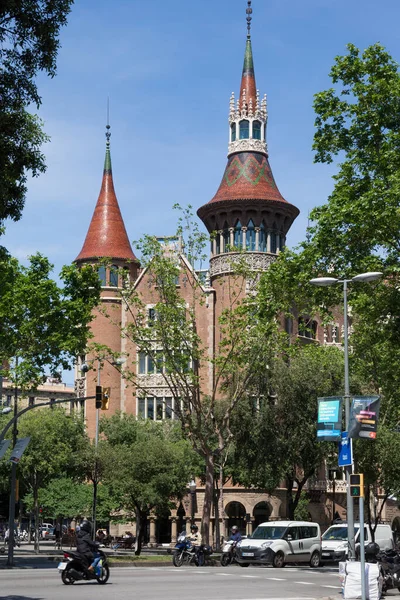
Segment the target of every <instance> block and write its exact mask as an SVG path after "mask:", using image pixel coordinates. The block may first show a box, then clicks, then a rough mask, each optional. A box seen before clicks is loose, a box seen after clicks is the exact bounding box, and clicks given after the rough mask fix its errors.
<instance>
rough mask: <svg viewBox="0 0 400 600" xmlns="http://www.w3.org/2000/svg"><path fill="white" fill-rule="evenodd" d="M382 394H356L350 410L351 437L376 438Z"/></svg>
mask: <svg viewBox="0 0 400 600" xmlns="http://www.w3.org/2000/svg"><path fill="white" fill-rule="evenodd" d="M380 402H381V399H380V396H354V397H353V402H352V404H351V411H350V424H349V437H351V438H367V439H370V440H374V439H375V438H376V431H377V428H378V417H379V407H380Z"/></svg>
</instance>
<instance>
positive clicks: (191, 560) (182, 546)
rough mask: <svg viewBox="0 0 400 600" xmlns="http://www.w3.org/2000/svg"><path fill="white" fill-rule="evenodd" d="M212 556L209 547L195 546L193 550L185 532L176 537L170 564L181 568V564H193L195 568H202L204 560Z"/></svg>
mask: <svg viewBox="0 0 400 600" xmlns="http://www.w3.org/2000/svg"><path fill="white" fill-rule="evenodd" d="M211 554H212V548H211V547H210V546H205V545H201V546H197V548H195V547H194V546H193V545H192V543H191V542H190V541H189V540H188V539H187V537H186V531H182V533H181V534H180V535H179V536H178V540H177V542H176V545H175V548H174V552H173V555H172V563H173V565H174V567H181V566H182V565H183V564H185V563H186V564H188V565H190V564H193V565H196V567H202V566H203V565H204V563H205V561H206V558H207V557H209V556H210V555H211Z"/></svg>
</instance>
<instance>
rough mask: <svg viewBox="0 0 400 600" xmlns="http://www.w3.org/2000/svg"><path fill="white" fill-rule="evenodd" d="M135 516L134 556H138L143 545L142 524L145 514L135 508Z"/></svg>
mask: <svg viewBox="0 0 400 600" xmlns="http://www.w3.org/2000/svg"><path fill="white" fill-rule="evenodd" d="M135 514H136V540H135V555H136V556H140V553H141V551H142V545H143V535H144V523H145V520H146V514H145V513H143V512H142V511H141V510H140V508H139V507H138V506H137V507H136V509H135Z"/></svg>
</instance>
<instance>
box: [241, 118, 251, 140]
mask: <svg viewBox="0 0 400 600" xmlns="http://www.w3.org/2000/svg"><path fill="white" fill-rule="evenodd" d="M249 137H250V122H249V121H247V120H244V121H240V123H239V138H240V139H241V140H247V139H248V138H249Z"/></svg>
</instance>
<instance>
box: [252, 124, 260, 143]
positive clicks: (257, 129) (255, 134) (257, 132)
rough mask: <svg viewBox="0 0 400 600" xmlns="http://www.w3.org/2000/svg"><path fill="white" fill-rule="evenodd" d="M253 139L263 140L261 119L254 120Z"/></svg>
mask: <svg viewBox="0 0 400 600" xmlns="http://www.w3.org/2000/svg"><path fill="white" fill-rule="evenodd" d="M253 139H254V140H261V123H260V121H253Z"/></svg>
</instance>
